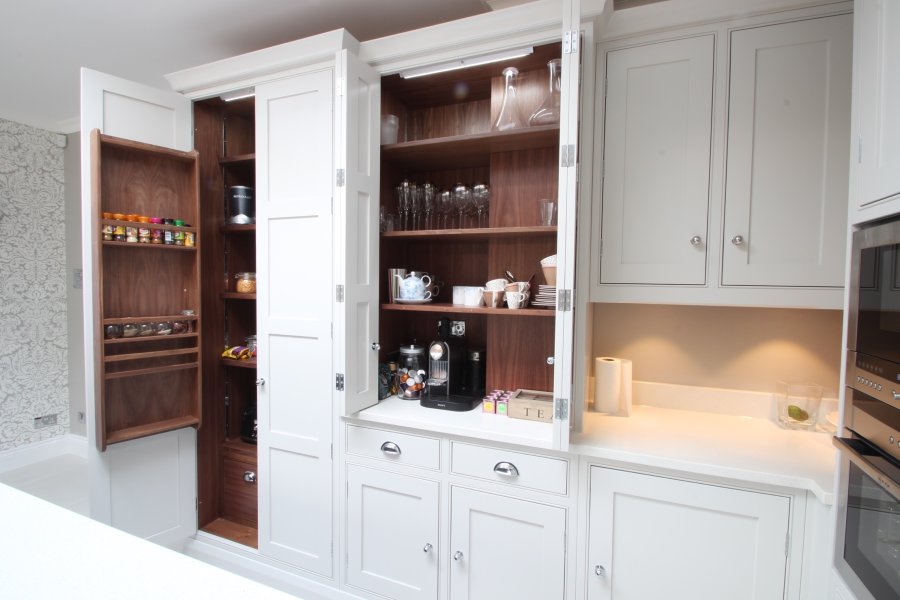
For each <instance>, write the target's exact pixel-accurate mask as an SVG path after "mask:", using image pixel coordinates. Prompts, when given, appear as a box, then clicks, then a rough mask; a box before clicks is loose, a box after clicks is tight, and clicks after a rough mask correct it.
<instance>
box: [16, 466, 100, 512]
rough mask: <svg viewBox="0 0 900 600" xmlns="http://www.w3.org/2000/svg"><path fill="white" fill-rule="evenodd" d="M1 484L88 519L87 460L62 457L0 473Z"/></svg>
mask: <svg viewBox="0 0 900 600" xmlns="http://www.w3.org/2000/svg"><path fill="white" fill-rule="evenodd" d="M0 483H4V484H6V485H8V486H10V487H14V488H16V489H19V490H22V491H23V492H26V493H29V494H31V495H33V496H37V497H38V498H43V499H44V500H47V501H48V502H52V503H53V504H57V505H59V506H62V507H63V508H68V509H69V510H71V511H74V512H77V513H80V514H82V515H87V514H88V512H89V510H90V507H89V501H88V465H87V459H86V458H82V457H80V456H76V455H74V454H63V455H60V456H55V457H53V458H50V459H47V460H42V461H40V462H36V463H33V464H30V465H28V466H26V467H21V468H19V469H13V470H11V471H5V472H2V473H0Z"/></svg>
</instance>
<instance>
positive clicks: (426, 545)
mask: <svg viewBox="0 0 900 600" xmlns="http://www.w3.org/2000/svg"><path fill="white" fill-rule="evenodd" d="M432 548H434V546H432V545H431V544H425V547H424V548H422V552H424V553H425V554H428V553H429V552H431V549H432Z"/></svg>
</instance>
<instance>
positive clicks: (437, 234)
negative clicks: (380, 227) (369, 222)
mask: <svg viewBox="0 0 900 600" xmlns="http://www.w3.org/2000/svg"><path fill="white" fill-rule="evenodd" d="M556 232H557V227H556V225H550V226H542V225H535V226H534V227H481V228H478V229H420V230H416V231H388V232H386V233H382V234H381V237H382V239H385V240H428V241H442V240H445V241H454V240H487V239H490V240H493V239H500V238H527V237H544V236H547V237H549V236H555V235H556Z"/></svg>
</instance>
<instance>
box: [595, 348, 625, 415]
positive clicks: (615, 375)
mask: <svg viewBox="0 0 900 600" xmlns="http://www.w3.org/2000/svg"><path fill="white" fill-rule="evenodd" d="M594 410H595V411H597V412H602V413H609V414H621V415H626V416H629V415H631V361H630V360H627V359H624V358H615V357H612V356H598V357H597V358H596V359H595V361H594Z"/></svg>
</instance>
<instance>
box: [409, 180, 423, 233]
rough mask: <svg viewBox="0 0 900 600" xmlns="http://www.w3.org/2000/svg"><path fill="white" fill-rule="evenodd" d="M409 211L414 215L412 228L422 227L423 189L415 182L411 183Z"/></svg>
mask: <svg viewBox="0 0 900 600" xmlns="http://www.w3.org/2000/svg"><path fill="white" fill-rule="evenodd" d="M409 212H410V214H411V215H412V226H411V227H410V229H422V223H420V222H419V215H420V214H421V213H422V190H421V188H419V186H417V185H416V184H415V183H411V184H409Z"/></svg>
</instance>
